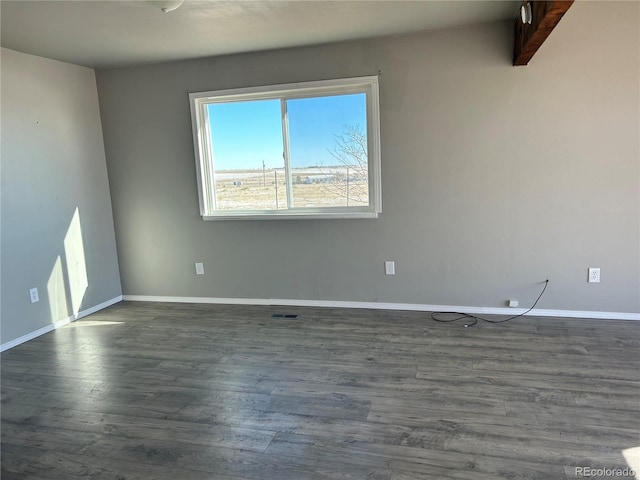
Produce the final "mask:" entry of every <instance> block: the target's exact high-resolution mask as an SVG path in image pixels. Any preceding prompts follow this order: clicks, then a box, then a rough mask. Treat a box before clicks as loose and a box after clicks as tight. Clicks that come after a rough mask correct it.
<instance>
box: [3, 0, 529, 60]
mask: <svg viewBox="0 0 640 480" xmlns="http://www.w3.org/2000/svg"><path fill="white" fill-rule="evenodd" d="M519 4H520V1H519V0H515V1H514V0H503V1H498V0H488V1H485V0H471V1H461V0H445V1H431V0H422V1H404V0H377V1H376V0H374V1H365V0H340V1H325V0H311V1H309V0H288V1H282V0H262V1H243V0H186V1H185V3H184V4H183V5H182V6H181V7H180V8H179V9H178V10H176V11H174V12H170V13H163V12H162V11H161V10H160V8H158V6H157V5H154V4H153V1H143V0H138V1H130V0H110V1H91V0H84V1H59V0H48V1H28V0H0V17H1V44H2V46H3V47H6V48H10V49H13V50H17V51H20V52H24V53H30V54H33V55H39V56H43V57H48V58H53V59H56V60H62V61H65V62H70V63H75V64H79V65H85V66H88V67H94V68H104V67H114V66H127V65H140V64H145V63H156V62H165V61H171V60H179V59H187V58H198V57H207V56H213V55H223V54H230V53H239V52H247V51H258V50H267V49H272V48H282V47H294V46H302V45H312V44H320V43H329V42H336V41H341V40H353V39H361V38H370V37H377V36H382V35H395V34H402V33H409V32H415V31H420V30H433V29H442V28H448V27H453V26H459V25H467V24H473V23H484V22H493V21H499V20H510V19H513V18H514V17H515V14H516V13H517V11H518V6H519Z"/></svg>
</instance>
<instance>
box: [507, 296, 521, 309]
mask: <svg viewBox="0 0 640 480" xmlns="http://www.w3.org/2000/svg"><path fill="white" fill-rule="evenodd" d="M518 305H520V302H518V300H516V299H515V298H511V299H509V306H510V307H511V308H516V307H517V306H518Z"/></svg>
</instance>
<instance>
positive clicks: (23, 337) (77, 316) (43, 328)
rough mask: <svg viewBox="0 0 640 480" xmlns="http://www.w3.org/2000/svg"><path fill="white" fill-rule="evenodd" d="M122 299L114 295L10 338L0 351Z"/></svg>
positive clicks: (0, 346) (1, 346) (0, 347)
mask: <svg viewBox="0 0 640 480" xmlns="http://www.w3.org/2000/svg"><path fill="white" fill-rule="evenodd" d="M121 301H122V295H118V296H117V297H114V298H112V299H110V300H107V301H106V302H102V303H100V304H98V305H95V306H93V307H89V308H87V309H86V310H82V311H81V312H78V313H76V314H73V315H71V316H69V317H67V318H62V319H60V320H56V321H55V322H52V323H50V324H49V325H46V326H44V327H42V328H39V329H38V330H35V331H33V332H31V333H27V334H26V335H22V336H21V337H18V338H16V339H15V340H10V341H8V342H5V343H3V344H2V345H0V352H4V351H5V350H9V349H10V348H13V347H15V346H18V345H20V344H21V343H24V342H27V341H29V340H32V339H34V338H36V337H39V336H40V335H44V334H45V333H49V332H51V331H53V330H55V329H56V328H60V327H64V326H65V325H68V324H69V323H71V322H75V321H76V320H78V319H79V318H82V317H86V316H87V315H91V314H92V313H96V312H97V311H99V310H102V309H104V308H107V307H109V306H111V305H113V304H115V303H118V302H121Z"/></svg>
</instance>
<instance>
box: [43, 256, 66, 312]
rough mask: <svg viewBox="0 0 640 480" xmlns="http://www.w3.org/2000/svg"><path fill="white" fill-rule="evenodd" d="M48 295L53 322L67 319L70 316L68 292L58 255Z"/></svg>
mask: <svg viewBox="0 0 640 480" xmlns="http://www.w3.org/2000/svg"><path fill="white" fill-rule="evenodd" d="M47 293H48V294H49V309H50V310H51V321H52V322H55V321H56V320H60V319H61V318H65V317H67V316H68V315H69V305H68V304H67V291H66V288H65V280H64V271H63V270H62V260H61V259H60V255H58V258H56V261H55V263H54V264H53V269H52V270H51V275H50V276H49V281H48V282H47Z"/></svg>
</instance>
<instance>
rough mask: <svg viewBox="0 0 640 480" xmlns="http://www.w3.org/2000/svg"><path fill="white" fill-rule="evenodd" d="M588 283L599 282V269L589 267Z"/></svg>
mask: <svg viewBox="0 0 640 480" xmlns="http://www.w3.org/2000/svg"><path fill="white" fill-rule="evenodd" d="M588 282H589V283H600V269H599V268H589V279H588Z"/></svg>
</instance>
